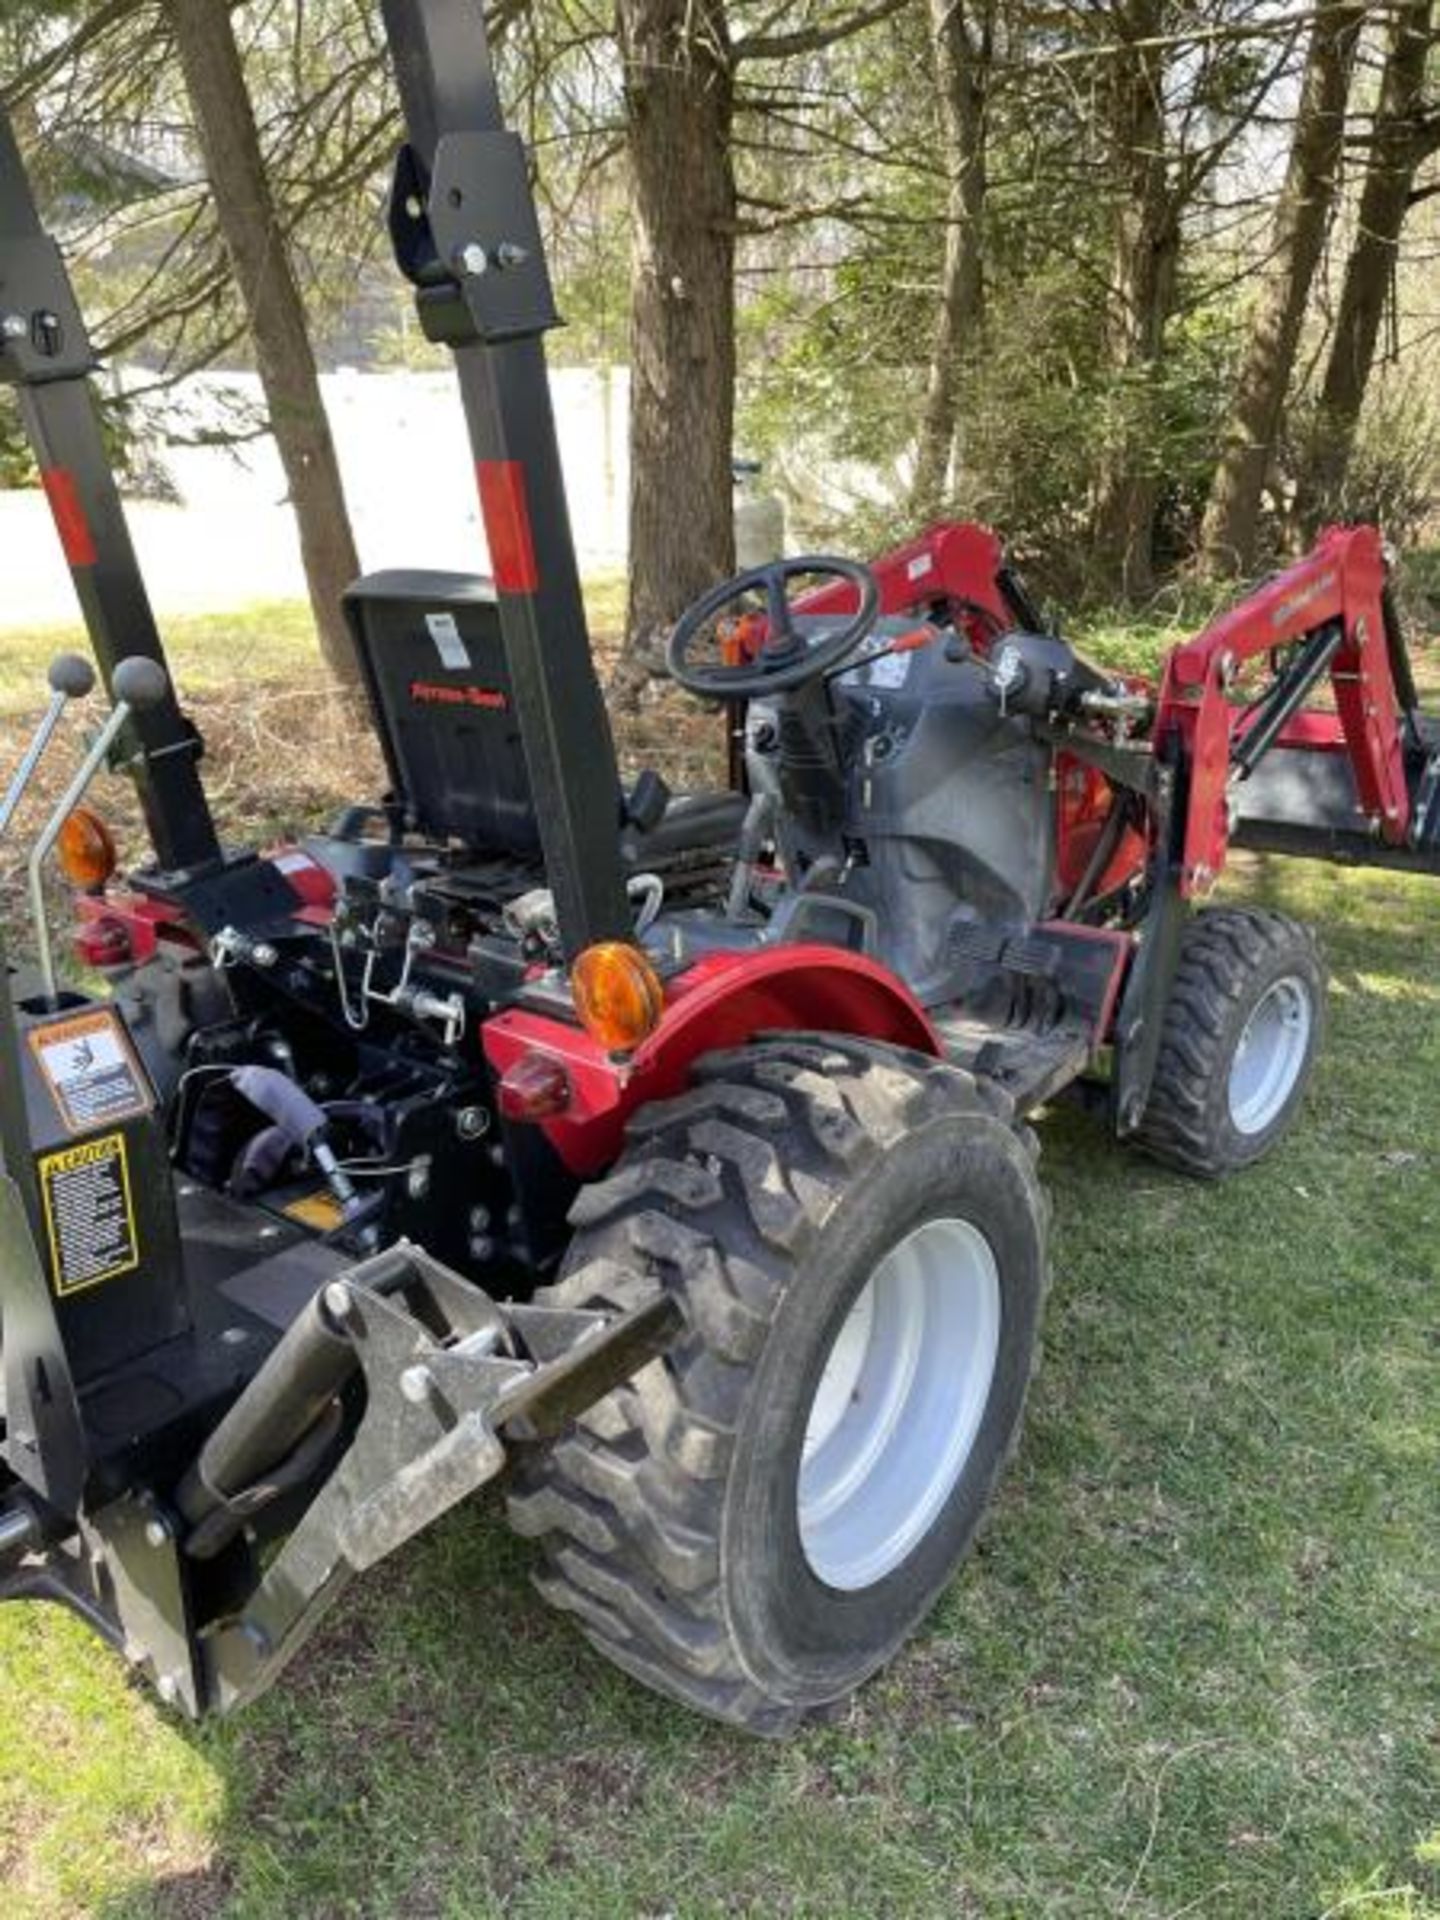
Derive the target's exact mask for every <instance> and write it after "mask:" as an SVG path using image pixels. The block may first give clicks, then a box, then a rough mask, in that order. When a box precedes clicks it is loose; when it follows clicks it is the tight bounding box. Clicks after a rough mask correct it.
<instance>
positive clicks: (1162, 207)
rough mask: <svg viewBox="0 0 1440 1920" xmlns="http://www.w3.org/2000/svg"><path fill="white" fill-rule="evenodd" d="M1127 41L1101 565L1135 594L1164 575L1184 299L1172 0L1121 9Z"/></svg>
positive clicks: (1116, 67) (1113, 121)
mask: <svg viewBox="0 0 1440 1920" xmlns="http://www.w3.org/2000/svg"><path fill="white" fill-rule="evenodd" d="M1117 12H1118V18H1117V26H1118V29H1119V33H1120V37H1121V40H1122V42H1123V45H1122V47H1121V49H1120V50H1119V51H1117V52H1116V53H1115V54H1114V56H1113V58H1112V60H1111V71H1110V73H1109V74H1108V75H1107V82H1108V90H1109V96H1110V106H1109V125H1110V145H1111V150H1112V165H1113V168H1114V172H1115V181H1116V188H1117V198H1116V204H1115V213H1114V239H1113V252H1112V263H1111V279H1112V286H1111V296H1110V303H1109V316H1108V323H1107V331H1108V336H1109V338H1108V344H1109V356H1110V367H1111V373H1112V376H1113V383H1114V391H1115V398H1116V402H1117V411H1118V418H1117V421H1116V425H1115V429H1114V431H1113V432H1112V435H1111V439H1110V444H1109V445H1108V446H1107V448H1106V450H1105V453H1104V456H1103V458H1102V460H1101V463H1100V473H1099V480H1098V485H1097V490H1096V503H1095V519H1094V533H1095V555H1096V562H1097V566H1098V569H1099V571H1100V573H1101V575H1102V577H1104V578H1106V579H1107V580H1109V581H1110V582H1112V583H1113V584H1114V585H1116V586H1118V587H1119V589H1120V591H1121V592H1122V593H1124V594H1125V595H1127V596H1129V597H1131V598H1137V597H1140V596H1142V595H1144V594H1146V593H1148V592H1149V591H1150V590H1151V588H1152V586H1153V584H1154V555H1153V547H1154V535H1155V510H1156V506H1157V503H1158V500H1159V474H1158V471H1157V469H1156V466H1155V462H1154V456H1153V452H1152V449H1151V447H1150V445H1149V440H1150V426H1151V416H1152V414H1153V402H1154V389H1155V386H1156V377H1157V375H1158V373H1159V370H1160V363H1161V359H1162V356H1163V353H1164V340H1165V323H1166V321H1167V320H1168V319H1169V317H1170V311H1171V308H1172V307H1173V305H1174V301H1175V278H1176V269H1177V266H1178V263H1179V256H1180V228H1179V221H1178V219H1177V214H1176V207H1175V201H1174V196H1173V194H1172V192H1171V188H1170V181H1169V178H1168V173H1167V165H1166V151H1165V99H1164V86H1165V64H1164V62H1165V55H1164V51H1163V50H1162V49H1161V48H1159V47H1156V46H1154V45H1153V44H1149V43H1151V42H1153V41H1155V40H1156V39H1158V38H1159V37H1161V36H1162V34H1163V32H1164V26H1165V5H1164V0H1129V4H1127V5H1125V6H1124V7H1122V8H1120V9H1118V10H1117Z"/></svg>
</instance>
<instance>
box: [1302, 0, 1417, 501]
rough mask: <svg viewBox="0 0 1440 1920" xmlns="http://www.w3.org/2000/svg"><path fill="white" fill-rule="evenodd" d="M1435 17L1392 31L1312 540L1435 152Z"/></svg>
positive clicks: (1345, 463) (1343, 302)
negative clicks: (1421, 170)
mask: <svg viewBox="0 0 1440 1920" xmlns="http://www.w3.org/2000/svg"><path fill="white" fill-rule="evenodd" d="M1432 14H1433V8H1432V6H1431V4H1430V0H1420V4H1415V0H1411V3H1410V4H1409V5H1406V6H1403V7H1402V8H1401V9H1400V11H1399V12H1398V13H1397V14H1396V16H1395V24H1394V26H1393V28H1392V30H1391V35H1390V44H1389V48H1388V51H1387V53H1386V57H1385V72H1384V76H1383V78H1382V80H1381V83H1380V105H1379V109H1378V111H1377V113H1376V117H1375V132H1374V138H1373V140H1372V143H1371V147H1370V158H1369V162H1368V164H1367V166H1366V169H1365V184H1364V187H1363V188H1362V190H1361V194H1360V212H1359V218H1358V222H1357V225H1356V230H1355V243H1354V245H1353V247H1352V248H1351V250H1350V257H1349V259H1348V260H1347V262H1346V265H1345V280H1344V284H1343V286H1342V288H1341V293H1340V310H1339V312H1338V314H1337V315H1336V318H1335V332H1334V336H1333V337H1332V339H1331V342H1330V355H1329V359H1328V360H1327V362H1326V366H1325V380H1324V384H1323V386H1322V387H1321V390H1320V407H1319V416H1318V421H1317V427H1316V434H1315V439H1314V442H1313V444H1312V446H1311V447H1310V449H1309V452H1308V456H1307V462H1306V469H1305V472H1304V473H1303V474H1302V476H1301V480H1300V486H1299V490H1298V495H1297V498H1296V502H1295V518H1296V520H1297V522H1298V524H1299V526H1300V527H1301V529H1302V530H1303V531H1304V532H1305V533H1306V534H1307V535H1309V534H1312V533H1314V531H1315V530H1316V529H1317V528H1318V527H1319V526H1320V525H1322V524H1323V523H1324V521H1326V520H1327V519H1329V518H1331V517H1332V516H1333V515H1334V514H1336V513H1337V512H1338V511H1339V510H1340V509H1341V507H1342V504H1343V494H1344V488H1345V476H1346V474H1347V472H1348V470H1349V466H1350V455H1351V451H1352V449H1353V448H1354V445H1355V428H1356V425H1357V423H1358V421H1359V418H1360V409H1361V407H1362V406H1363V405H1364V401H1365V389H1366V388H1367V386H1368V385H1369V383H1370V373H1371V369H1372V368H1373V366H1374V364H1375V343H1376V341H1377V339H1378V338H1379V334H1380V322H1381V319H1382V318H1383V316H1384V312H1385V303H1386V301H1387V300H1388V299H1389V297H1390V290H1391V286H1392V284H1393V279H1394V272H1395V262H1396V258H1397V256H1398V254H1399V249H1400V233H1401V229H1402V227H1403V226H1404V224H1405V215H1406V213H1407V211H1408V210H1409V205H1410V195H1411V192H1412V190H1413V187H1414V182H1415V170H1416V168H1417V167H1418V166H1419V164H1420V162H1421V161H1422V160H1423V159H1424V158H1425V157H1426V155H1427V154H1428V153H1430V152H1432V151H1433V150H1434V146H1435V137H1436V136H1435V132H1434V129H1433V126H1431V125H1430V124H1429V123H1428V122H1427V118H1426V115H1425V102H1424V90H1425V65H1426V56H1427V55H1428V53H1429V51H1430V47H1431V45H1432V43H1433V40H1434V28H1433V24H1432Z"/></svg>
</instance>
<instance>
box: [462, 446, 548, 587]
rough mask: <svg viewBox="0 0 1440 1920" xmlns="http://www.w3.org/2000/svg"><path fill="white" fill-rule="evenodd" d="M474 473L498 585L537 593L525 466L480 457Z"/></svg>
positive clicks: (513, 461) (537, 575)
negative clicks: (477, 480)
mask: <svg viewBox="0 0 1440 1920" xmlns="http://www.w3.org/2000/svg"><path fill="white" fill-rule="evenodd" d="M475 472H476V475H477V476H478V478H479V481H480V511H481V513H482V514H483V515H484V516H485V535H486V538H487V539H488V540H489V542H490V571H491V573H492V574H493V575H494V576H495V584H496V586H497V587H499V589H500V591H501V592H502V593H534V592H535V591H536V589H537V588H538V587H539V585H540V575H539V572H538V571H537V569H536V566H535V541H534V538H533V536H532V535H531V532H530V509H529V507H528V505H527V504H526V499H525V469H524V467H523V466H522V465H521V463H520V462H519V461H518V460H481V461H480V462H479V463H478V464H477V466H476V468H475Z"/></svg>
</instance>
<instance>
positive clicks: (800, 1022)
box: [480, 944, 941, 1179]
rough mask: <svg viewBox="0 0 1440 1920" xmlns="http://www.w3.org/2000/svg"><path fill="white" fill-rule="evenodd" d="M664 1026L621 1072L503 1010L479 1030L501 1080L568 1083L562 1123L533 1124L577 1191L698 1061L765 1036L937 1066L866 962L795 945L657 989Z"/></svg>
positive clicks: (909, 1004) (710, 957) (935, 1042)
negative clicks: (529, 1072)
mask: <svg viewBox="0 0 1440 1920" xmlns="http://www.w3.org/2000/svg"><path fill="white" fill-rule="evenodd" d="M666 997H667V1006H666V1010H665V1018H664V1019H663V1020H662V1021H661V1023H660V1025H659V1026H658V1027H657V1028H656V1029H655V1031H654V1033H652V1034H651V1035H650V1037H649V1039H648V1040H646V1041H645V1042H644V1043H643V1044H642V1045H641V1046H639V1047H637V1048H636V1050H635V1052H634V1053H633V1054H632V1055H631V1056H630V1058H629V1059H628V1060H624V1061H616V1060H614V1059H612V1058H611V1057H610V1055H609V1054H607V1053H606V1052H605V1051H604V1050H603V1049H602V1048H601V1047H599V1046H598V1045H597V1044H596V1043H595V1041H593V1040H592V1039H591V1038H590V1036H589V1034H588V1033H586V1032H584V1031H583V1029H581V1028H579V1027H572V1026H567V1025H565V1024H564V1023H563V1022H562V1021H559V1020H555V1019H553V1018H551V1017H550V1016H548V1015H546V1014H538V1013H531V1012H529V1011H527V1010H526V1009H524V1008H519V1007H513V1008H511V1009H509V1010H508V1011H507V1012H505V1013H500V1014H496V1015H495V1017H494V1018H493V1019H490V1020H487V1021H486V1022H485V1023H484V1025H483V1026H482V1027H481V1029H480V1034H481V1039H482V1041H483V1044H484V1047H485V1055H486V1058H487V1059H488V1060H489V1062H490V1065H491V1067H492V1068H493V1069H494V1071H495V1074H496V1077H497V1078H500V1079H503V1078H504V1076H505V1074H506V1073H507V1072H508V1071H509V1069H510V1068H511V1067H512V1066H514V1065H515V1063H516V1062H517V1061H519V1060H520V1059H522V1058H525V1057H527V1056H530V1055H536V1056H538V1057H539V1058H540V1059H542V1060H545V1061H554V1062H558V1063H559V1064H560V1065H561V1066H562V1067H563V1068H564V1069H565V1072H566V1075H567V1078H568V1079H569V1082H570V1104H569V1106H568V1108H567V1109H566V1111H565V1112H564V1113H563V1114H559V1115H556V1116H555V1117H554V1118H552V1119H545V1120H541V1121H540V1122H539V1125H540V1126H541V1128H542V1130H543V1131H544V1133H545V1136H546V1138H547V1139H548V1140H549V1142H550V1144H551V1146H553V1147H554V1149H555V1151H556V1152H557V1153H558V1154H559V1156H560V1158H561V1160H562V1161H563V1162H564V1163H565V1165H566V1166H567V1167H568V1168H569V1169H570V1171H571V1172H572V1173H575V1174H578V1175H580V1177H581V1178H582V1179H588V1178H589V1177H590V1176H591V1175H592V1174H595V1173H598V1172H600V1171H601V1169H602V1168H604V1167H607V1166H609V1165H610V1163H611V1162H612V1161H613V1160H614V1158H615V1156H616V1154H618V1153H619V1151H620V1147H621V1144H622V1142H623V1140H624V1135H625V1121H626V1119H627V1118H628V1116H629V1115H630V1114H631V1113H633V1112H634V1110H635V1108H636V1107H638V1106H640V1105H642V1104H643V1103H644V1102H645V1101H646V1100H663V1099H667V1098H669V1096H670V1095H671V1094H676V1093H679V1092H680V1091H681V1090H682V1088H684V1087H685V1086H686V1085H687V1084H688V1082H689V1077H690V1069H691V1067H692V1065H693V1064H694V1062H695V1061H696V1059H697V1058H698V1057H699V1056H700V1055H701V1054H702V1053H709V1052H711V1051H712V1050H714V1049H715V1048H719V1047H736V1046H743V1045H745V1043H746V1042H747V1041H750V1040H753V1039H754V1038H755V1037H756V1035H757V1034H762V1033H765V1032H767V1031H771V1032H773V1031H775V1030H776V1029H785V1030H794V1029H796V1028H802V1029H804V1030H805V1031H807V1032H814V1031H820V1032H826V1033H854V1034H864V1035H866V1036H867V1037H868V1038H870V1039H873V1040H888V1041H891V1042H893V1043H894V1044H895V1045H896V1046H901V1047H912V1048H914V1049H915V1050H916V1051H917V1052H919V1053H928V1054H932V1055H938V1054H939V1053H940V1051H941V1048H940V1041H939V1037H938V1036H937V1034H936V1032H935V1029H934V1028H933V1027H932V1026H931V1024H930V1021H929V1019H928V1018H927V1017H926V1014H925V1012H924V1009H923V1008H922V1007H921V1006H920V1005H919V1003H918V1002H917V1001H916V1000H915V999H914V998H913V996H912V995H911V993H910V991H909V989H908V988H907V987H906V986H905V985H904V984H903V983H902V982H901V981H899V980H897V979H896V978H895V976H894V975H893V974H891V973H887V972H886V970H885V969H884V968H883V967H882V966H880V965H879V964H878V962H876V961H874V960H867V959H866V958H865V957H864V956H863V955H861V954H856V953H847V952H844V951H842V950H841V949H840V948H838V947H818V946H807V945H799V944H797V945H796V946H793V947H778V948H770V949H768V950H767V951H765V952H755V953H712V954H707V955H705V956H704V957H703V958H702V959H700V960H697V961H696V962H695V964H694V965H693V966H692V967H689V968H687V969H686V971H685V972H684V973H682V974H680V975H678V976H677V977H676V978H675V979H673V980H671V981H669V982H668V983H667V988H666Z"/></svg>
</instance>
